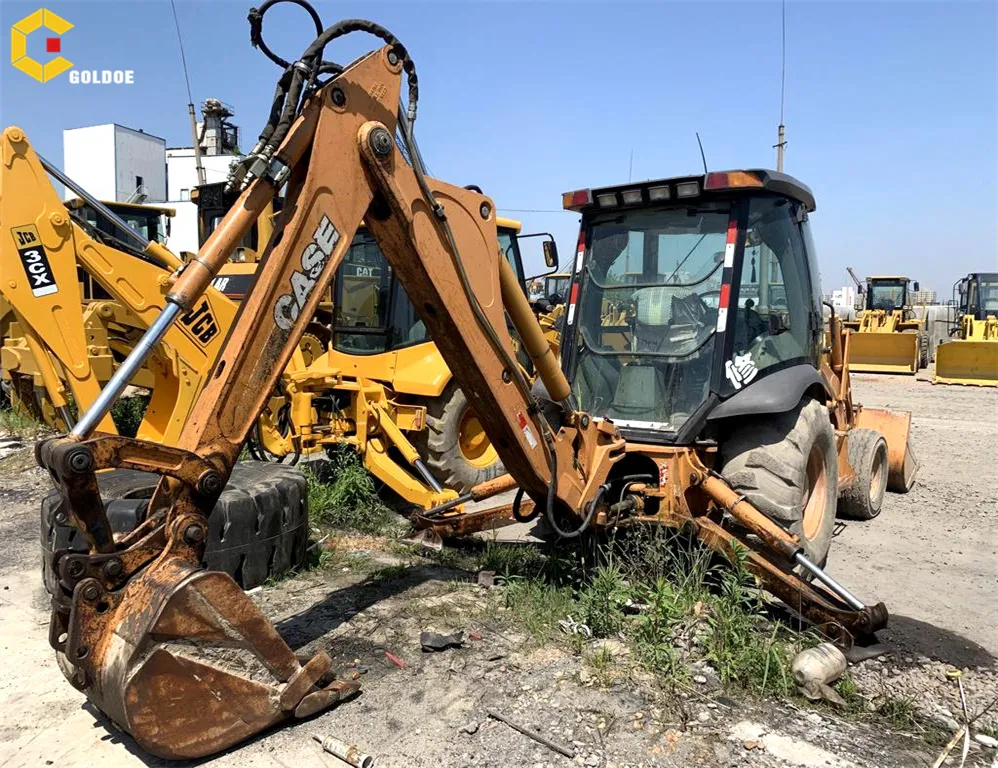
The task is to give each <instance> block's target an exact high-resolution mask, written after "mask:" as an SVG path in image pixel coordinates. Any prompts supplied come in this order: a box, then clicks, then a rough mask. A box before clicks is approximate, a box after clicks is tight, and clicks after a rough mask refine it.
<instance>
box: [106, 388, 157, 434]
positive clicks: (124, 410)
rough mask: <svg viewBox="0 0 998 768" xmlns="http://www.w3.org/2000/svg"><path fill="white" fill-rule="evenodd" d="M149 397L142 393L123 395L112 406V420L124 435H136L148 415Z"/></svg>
mask: <svg viewBox="0 0 998 768" xmlns="http://www.w3.org/2000/svg"><path fill="white" fill-rule="evenodd" d="M148 405H149V398H148V397H144V396H142V395H135V396H134V397H123V398H121V399H120V400H118V401H116V402H115V404H114V405H112V406H111V420H112V421H113V422H114V427H115V429H117V430H118V434H119V435H121V436H122V437H135V436H136V435H137V434H138V432H139V427H140V426H141V425H142V419H143V417H144V416H145V415H146V407H147V406H148Z"/></svg>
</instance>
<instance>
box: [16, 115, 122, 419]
mask: <svg viewBox="0 0 998 768" xmlns="http://www.w3.org/2000/svg"><path fill="white" fill-rule="evenodd" d="M26 144H27V139H26V138H25V136H24V132H23V131H21V130H20V129H19V128H8V129H7V130H6V131H4V135H3V139H2V149H0V157H2V167H0V222H2V228H3V229H4V230H6V231H5V232H3V233H2V236H3V239H2V241H0V274H2V276H3V278H2V281H0V292H2V293H3V296H4V297H5V298H6V299H7V301H8V302H9V304H10V307H11V311H12V312H13V314H14V317H15V318H16V319H17V322H18V323H19V324H20V327H21V330H22V332H23V333H24V338H25V341H26V343H27V348H28V350H29V352H30V354H31V356H32V357H33V358H34V367H35V368H36V369H37V371H38V373H39V375H40V378H41V379H42V382H43V385H44V387H45V390H46V393H47V394H48V397H49V399H50V400H51V402H52V404H53V406H54V407H55V408H56V410H57V411H58V412H59V414H60V417H61V418H62V419H63V420H64V421H65V422H66V425H67V428H71V427H72V418H71V417H70V415H69V408H68V395H72V396H73V398H75V400H76V402H77V404H79V405H80V406H81V408H85V407H86V406H88V405H89V404H90V403H92V402H93V401H94V400H95V399H96V398H97V394H98V393H99V392H100V388H101V385H100V381H99V380H98V377H97V374H96V372H95V371H94V370H93V368H92V367H91V365H90V360H89V356H88V349H87V333H86V330H85V328H84V326H83V320H82V317H81V313H80V304H81V300H82V299H81V295H80V285H79V282H78V281H77V277H76V260H75V259H74V258H73V238H72V229H73V223H72V220H71V219H70V216H69V213H68V212H67V211H66V209H65V208H64V207H63V206H62V204H61V203H60V202H59V198H58V196H57V195H56V193H55V189H53V188H52V185H51V184H50V183H49V181H48V175H47V174H46V173H45V170H44V169H43V168H42V167H41V165H40V164H39V163H38V160H37V157H36V156H35V154H34V152H33V151H30V148H29V153H24V152H22V151H21V150H22V148H23V147H24V146H25V145H26ZM46 187H47V188H48V191H49V192H51V195H52V196H53V197H55V205H54V206H53V205H51V200H50V199H49V197H48V196H47V195H46V194H45V188H46ZM56 366H58V369H57V367H56ZM60 374H61V376H60ZM63 377H64V380H65V382H66V383H68V385H69V392H67V391H66V386H65V385H64V384H63ZM100 427H101V429H102V430H103V431H106V432H111V433H113V432H114V431H115V429H114V422H113V421H111V417H110V415H105V416H103V417H102V419H101V424H100Z"/></svg>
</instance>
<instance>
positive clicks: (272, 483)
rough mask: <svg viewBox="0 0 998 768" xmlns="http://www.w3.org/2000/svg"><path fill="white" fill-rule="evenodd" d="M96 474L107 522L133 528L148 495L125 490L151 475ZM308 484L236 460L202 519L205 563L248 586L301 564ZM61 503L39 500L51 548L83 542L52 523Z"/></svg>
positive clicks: (291, 474)
mask: <svg viewBox="0 0 998 768" xmlns="http://www.w3.org/2000/svg"><path fill="white" fill-rule="evenodd" d="M98 477H99V480H98V484H99V485H100V487H101V498H102V499H103V500H104V504H105V509H106V510H107V513H108V517H109V521H110V522H111V527H112V529H113V530H114V531H115V532H116V533H125V532H128V531H131V530H134V528H135V527H136V526H137V525H139V523H141V522H142V521H143V520H144V519H145V512H146V508H147V507H148V497H147V496H146V497H144V498H134V497H129V496H128V494H130V493H132V494H134V493H145V492H147V490H146V489H151V488H154V487H155V484H156V480H157V476H156V475H154V474H152V473H146V472H136V471H133V470H114V471H112V472H108V473H104V474H102V475H99V476H98ZM307 488H308V483H307V481H306V479H305V477H304V476H303V475H302V474H301V473H300V472H298V471H297V470H295V469H293V468H291V467H288V466H285V465H281V464H271V463H268V462H260V461H244V462H239V463H237V464H236V465H235V466H234V467H233V468H232V475H231V476H230V478H229V483H228V485H227V486H226V487H225V490H223V491H222V494H221V496H219V499H218V501H217V502H216V504H215V509H214V511H213V512H212V514H211V516H210V517H209V518H208V539H207V542H206V545H205V565H206V566H207V567H208V569H210V570H213V571H222V572H224V573H228V574H229V575H230V576H232V577H233V578H234V579H235V580H236V583H238V584H239V586H241V587H242V588H243V589H252V588H253V587H257V586H260V585H261V584H263V583H264V582H265V581H266V580H267V579H269V578H272V577H275V576H279V575H280V574H282V573H285V572H287V571H289V570H291V569H292V568H294V567H296V566H297V565H299V564H300V563H301V562H302V561H303V560H304V558H305V551H306V548H307V545H308V533H309V531H308V490H307ZM150 495H151V492H150ZM60 503H61V499H60V497H59V494H58V493H57V492H55V491H53V492H52V493H50V494H49V495H48V496H46V497H45V498H44V499H43V500H42V515H41V517H42V521H41V522H42V540H43V542H46V543H47V546H48V547H49V548H50V549H51V550H52V551H57V550H60V549H74V550H83V549H85V544H84V541H83V537H82V535H81V534H80V533H79V531H78V530H77V529H76V528H74V527H73V526H71V525H58V524H56V523H55V514H56V512H57V511H58V508H59V505H60Z"/></svg>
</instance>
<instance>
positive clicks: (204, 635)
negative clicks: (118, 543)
mask: <svg viewBox="0 0 998 768" xmlns="http://www.w3.org/2000/svg"><path fill="white" fill-rule="evenodd" d="M81 586H82V583H81ZM83 592H84V590H83V589H81V588H77V590H76V592H75V593H74V596H73V601H72V602H73V605H72V610H71V612H70V618H69V622H68V626H66V627H65V629H64V631H65V632H66V638H65V642H64V643H63V648H64V649H66V651H67V653H66V655H65V658H66V660H67V663H66V664H61V665H60V666H61V667H62V668H63V672H64V674H66V676H67V677H68V678H70V680H71V681H74V684H81V685H82V687H83V690H84V691H85V692H86V694H87V695H88V696H89V697H90V698H91V699H92V700H93V701H94V702H95V703H96V704H97V706H98V707H99V708H100V709H102V710H103V711H104V712H106V713H107V714H108V715H109V716H110V717H111V718H113V719H114V720H115V721H116V722H117V723H118V724H119V725H120V726H121V727H122V728H123V729H124V730H126V731H127V732H128V733H129V734H131V735H132V736H133V737H134V738H135V740H136V741H137V742H138V744H139V745H140V746H141V747H142V748H143V749H144V750H146V751H148V752H150V753H152V754H154V755H157V756H159V757H164V758H169V759H190V758H197V757H203V756H205V755H209V754H212V753H214V752H218V751H219V750H223V749H226V748H227V747H230V746H232V745H233V744H236V743H238V742H240V741H243V740H244V739H246V738H248V737H250V736H252V735H253V734H255V733H258V732H260V731H262V730H264V729H266V728H269V727H270V726H272V725H274V724H276V723H278V722H280V721H281V720H284V719H288V718H295V717H306V716H308V715H311V714H314V713H316V712H319V711H321V710H322V709H325V708H327V707H330V706H332V705H334V704H336V703H337V702H339V701H342V700H343V699H344V698H347V697H348V696H350V695H352V694H354V693H356V692H357V691H358V690H359V687H360V686H359V685H358V684H357V683H355V682H347V681H342V680H335V679H331V674H330V670H331V667H332V659H331V658H330V657H329V655H328V654H326V653H325V652H323V651H319V652H318V653H316V654H315V655H314V656H313V657H312V658H311V659H309V660H308V661H306V662H305V663H304V664H302V663H301V662H299V660H298V658H297V657H296V656H295V654H294V652H293V651H292V650H291V649H290V648H289V647H288V645H287V644H286V643H285V642H284V640H283V639H282V638H281V636H280V635H279V634H278V633H277V630H276V629H275V628H274V626H273V625H272V624H271V623H270V621H268V620H267V618H266V617H265V616H264V615H263V614H262V613H261V612H260V610H259V608H257V606H256V605H255V604H254V603H253V601H252V600H251V599H250V598H249V597H248V596H247V595H246V594H245V593H244V592H243V591H242V590H241V589H240V588H239V587H238V586H237V584H236V583H235V581H233V579H232V577H230V576H229V575H228V574H224V573H218V572H214V571H202V570H197V569H195V568H194V567H193V566H192V565H190V563H189V562H188V561H186V560H184V559H182V558H176V557H173V558H171V557H166V558H164V559H162V560H159V561H157V562H156V563H154V564H153V565H152V566H150V567H149V568H148V569H146V570H145V571H144V572H143V573H142V574H140V575H139V576H137V577H135V578H133V579H132V580H131V581H130V582H129V583H128V585H127V586H126V587H125V588H124V589H123V590H121V592H120V593H119V594H115V595H101V596H99V597H98V598H97V599H96V600H95V599H94V593H93V591H92V590H91V591H89V592H88V593H87V594H88V595H89V597H90V599H89V600H88V599H86V598H85V596H84V595H83ZM95 603H96V605H98V606H101V607H103V611H95V609H94V604H95ZM61 629H63V628H62V625H60V624H59V623H57V622H54V624H53V632H56V630H61ZM80 647H85V648H86V649H87V653H86V654H85V655H80V654H78V653H76V652H75V651H73V649H79V648H80Z"/></svg>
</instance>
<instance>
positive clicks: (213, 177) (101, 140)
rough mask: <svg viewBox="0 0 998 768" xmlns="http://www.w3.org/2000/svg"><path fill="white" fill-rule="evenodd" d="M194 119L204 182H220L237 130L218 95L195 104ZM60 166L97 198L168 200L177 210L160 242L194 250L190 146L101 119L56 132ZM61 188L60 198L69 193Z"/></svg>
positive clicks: (235, 155) (234, 150)
mask: <svg viewBox="0 0 998 768" xmlns="http://www.w3.org/2000/svg"><path fill="white" fill-rule="evenodd" d="M201 113H202V115H203V118H204V119H203V121H202V122H200V123H198V139H199V141H198V143H199V144H200V146H201V152H202V157H201V166H202V168H204V175H205V183H207V184H211V183H213V182H220V181H225V180H226V179H227V178H228V175H229V167H230V166H231V165H232V163H233V162H235V161H236V160H239V159H240V157H241V155H240V154H239V146H238V141H239V129H238V128H237V127H236V126H235V125H233V124H232V123H230V122H229V120H228V118H230V117H232V110H231V109H230V108H229V107H228V106H226V105H225V104H223V103H222V102H221V101H219V100H218V99H206V100H205V102H204V104H202V105H201ZM62 147H63V169H64V171H65V172H66V174H67V175H68V176H69V177H70V178H71V179H73V181H75V182H76V183H78V184H79V185H80V186H82V187H83V188H84V189H85V190H86V191H87V192H89V193H90V194H91V195H93V196H94V197H96V198H97V199H98V200H115V201H117V202H131V203H168V204H169V206H170V207H171V208H173V209H175V210H176V212H177V215H176V216H175V217H174V218H173V220H172V221H171V222H170V234H169V236H168V237H167V241H166V245H167V247H168V248H169V249H170V250H172V251H173V252H174V253H176V254H178V255H179V254H180V253H181V252H182V251H189V252H191V253H195V252H197V250H198V225H197V206H196V205H195V204H194V203H192V202H191V190H192V189H194V187H196V186H197V185H198V174H197V167H196V163H195V157H194V148H193V147H171V148H169V149H168V148H167V147H166V142H165V141H164V140H163V139H161V138H159V137H157V136H153V135H151V134H148V133H145V132H143V131H142V130H134V129H132V128H126V127H125V126H123V125H117V124H115V123H107V124H105V125H92V126H88V127H86V128H71V129H68V130H64V131H63V132H62ZM75 196H76V195H75V194H74V193H72V192H67V194H66V199H69V198H71V197H75Z"/></svg>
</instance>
